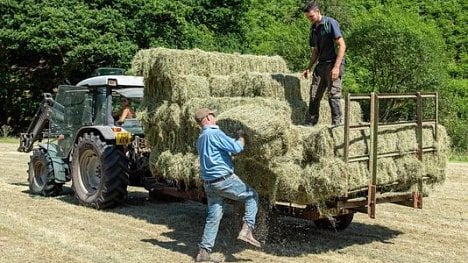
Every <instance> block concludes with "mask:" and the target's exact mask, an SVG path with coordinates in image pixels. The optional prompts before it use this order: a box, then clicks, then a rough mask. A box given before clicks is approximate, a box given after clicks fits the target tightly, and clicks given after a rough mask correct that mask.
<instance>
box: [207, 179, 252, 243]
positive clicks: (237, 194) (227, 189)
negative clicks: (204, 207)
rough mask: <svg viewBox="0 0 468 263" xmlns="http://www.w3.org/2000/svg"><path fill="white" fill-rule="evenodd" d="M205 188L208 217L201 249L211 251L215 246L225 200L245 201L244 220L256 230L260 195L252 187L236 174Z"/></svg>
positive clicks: (208, 184)
mask: <svg viewBox="0 0 468 263" xmlns="http://www.w3.org/2000/svg"><path fill="white" fill-rule="evenodd" d="M204 187H205V193H206V197H207V199H208V216H207V217H206V222H205V229H204V231H203V237H202V240H201V242H200V244H199V246H200V248H205V249H207V250H208V251H211V250H212V248H213V246H214V243H215V239H216V235H217V234H218V228H219V223H220V222H221V218H222V217H223V203H224V198H227V199H232V200H235V201H243V202H244V203H245V214H244V217H243V220H244V222H245V223H247V225H249V227H251V228H252V229H253V228H254V226H255V217H256V215H257V210H258V207H257V204H258V194H257V192H256V191H255V190H254V189H253V188H252V187H250V186H249V185H248V184H246V183H244V182H243V181H242V180H241V179H240V178H239V177H238V176H237V175H235V174H234V175H232V176H230V177H229V178H227V179H226V180H223V181H220V182H216V183H212V184H210V183H205V185H204Z"/></svg>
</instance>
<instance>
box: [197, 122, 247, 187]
mask: <svg viewBox="0 0 468 263" xmlns="http://www.w3.org/2000/svg"><path fill="white" fill-rule="evenodd" d="M242 150H244V146H243V145H242V144H241V142H239V141H237V140H235V139H234V138H231V137H229V136H227V135H226V134H225V133H224V132H223V131H221V130H220V129H219V127H218V126H217V125H206V126H204V127H203V129H202V131H201V133H200V136H199V137H198V140H197V151H198V155H199V157H200V170H201V176H202V178H203V180H205V181H211V180H213V179H216V178H219V177H222V176H225V175H228V174H231V173H234V165H233V163H232V157H231V154H236V153H240V152H241V151H242Z"/></svg>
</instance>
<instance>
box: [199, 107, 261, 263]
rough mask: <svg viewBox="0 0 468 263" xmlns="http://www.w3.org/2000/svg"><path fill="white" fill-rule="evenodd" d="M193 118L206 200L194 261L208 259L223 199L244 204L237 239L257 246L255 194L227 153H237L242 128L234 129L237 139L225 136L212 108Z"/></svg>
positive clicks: (242, 142)
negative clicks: (197, 132)
mask: <svg viewBox="0 0 468 263" xmlns="http://www.w3.org/2000/svg"><path fill="white" fill-rule="evenodd" d="M195 120H196V121H197V123H198V125H200V127H201V128H202V130H201V133H200V136H199V137H198V140H197V151H198V155H199V157H200V170H201V177H202V179H203V182H204V184H203V186H204V188H205V193H206V197H207V201H208V216H207V218H206V222H205V229H204V231H203V236H202V240H201V242H200V243H199V247H200V250H199V252H198V255H197V256H196V258H195V261H196V262H203V261H210V260H212V259H211V257H210V253H211V250H212V248H213V246H214V243H215V239H216V235H217V233H218V228H219V223H220V221H221V218H222V216H223V202H224V199H225V198H227V199H232V200H235V201H243V202H244V203H245V214H244V217H243V221H244V223H243V226H242V229H241V231H240V232H239V235H238V237H237V238H238V239H240V240H242V241H245V242H248V243H250V244H252V245H254V246H256V247H260V246H261V245H260V242H258V241H257V240H256V239H255V238H254V237H253V234H252V230H253V229H254V226H255V217H256V215H257V210H258V194H257V192H256V191H255V190H254V189H253V188H252V187H250V186H249V185H247V184H246V183H244V182H243V181H242V180H241V179H240V178H239V177H238V176H237V175H236V174H235V173H234V166H233V162H232V157H231V154H237V153H240V152H241V151H242V150H243V149H244V145H245V139H244V133H243V131H239V132H238V139H237V140H236V139H234V138H231V137H229V136H227V135H226V134H225V133H224V132H223V131H221V130H220V129H219V127H218V126H217V125H216V115H215V113H214V111H212V110H210V109H207V108H202V109H199V110H197V111H196V112H195Z"/></svg>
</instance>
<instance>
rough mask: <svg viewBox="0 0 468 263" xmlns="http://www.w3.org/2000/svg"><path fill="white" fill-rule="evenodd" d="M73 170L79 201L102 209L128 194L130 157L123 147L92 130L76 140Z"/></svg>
mask: <svg viewBox="0 0 468 263" xmlns="http://www.w3.org/2000/svg"><path fill="white" fill-rule="evenodd" d="M71 174H72V180H73V185H72V187H73V189H74V191H75V196H76V198H77V199H78V201H79V202H80V204H83V205H87V206H91V207H94V208H97V209H103V208H108V207H114V206H116V205H119V204H121V203H123V202H124V201H125V200H126V198H127V185H128V161H127V159H126V158H125V155H124V153H123V151H122V150H121V149H118V148H117V147H115V146H114V145H112V144H108V143H107V142H105V141H103V140H101V138H100V137H99V136H98V135H95V134H94V133H92V132H91V133H84V134H83V135H82V136H81V137H80V138H79V139H78V143H77V144H75V148H74V150H73V156H72V172H71Z"/></svg>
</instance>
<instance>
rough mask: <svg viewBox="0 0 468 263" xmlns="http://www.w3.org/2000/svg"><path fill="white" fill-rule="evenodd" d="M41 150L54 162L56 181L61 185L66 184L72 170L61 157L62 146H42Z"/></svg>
mask: <svg viewBox="0 0 468 263" xmlns="http://www.w3.org/2000/svg"><path fill="white" fill-rule="evenodd" d="M39 148H43V149H44V150H45V151H47V153H48V154H49V156H50V159H51V160H52V166H53V168H54V181H55V182H56V183H59V184H64V183H65V182H66V180H67V179H66V175H67V174H68V173H69V171H70V169H69V166H68V163H67V162H66V161H65V160H64V159H63V158H62V157H60V156H61V154H60V152H61V151H62V150H61V149H60V146H58V145H57V144H52V143H50V144H40V145H39Z"/></svg>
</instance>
